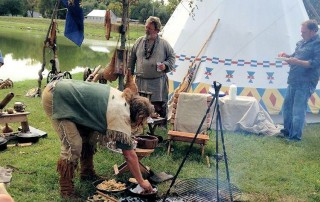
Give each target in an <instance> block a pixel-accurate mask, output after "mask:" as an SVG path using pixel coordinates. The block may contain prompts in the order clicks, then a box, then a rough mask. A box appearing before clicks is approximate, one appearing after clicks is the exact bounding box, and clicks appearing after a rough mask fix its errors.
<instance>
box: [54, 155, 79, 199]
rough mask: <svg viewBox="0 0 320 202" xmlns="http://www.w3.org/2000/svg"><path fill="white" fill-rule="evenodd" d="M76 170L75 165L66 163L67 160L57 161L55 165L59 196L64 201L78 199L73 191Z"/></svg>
mask: <svg viewBox="0 0 320 202" xmlns="http://www.w3.org/2000/svg"><path fill="white" fill-rule="evenodd" d="M76 169H77V163H71V162H67V160H62V159H59V161H58V165H57V171H58V173H59V175H60V179H59V184H60V195H61V197H62V198H65V199H78V198H79V196H78V195H76V193H75V190H74V184H73V178H74V173H75V170H76Z"/></svg>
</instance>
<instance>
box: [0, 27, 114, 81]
mask: <svg viewBox="0 0 320 202" xmlns="http://www.w3.org/2000/svg"><path fill="white" fill-rule="evenodd" d="M44 39H45V34H44V33H40V34H39V33H34V32H32V31H31V30H30V31H26V30H23V31H21V30H14V31H13V30H10V29H0V50H1V52H2V56H3V58H4V63H5V64H4V65H3V66H2V67H0V79H3V80H5V79H8V78H9V79H11V80H12V81H22V80H26V79H38V72H39V70H40V69H41V66H42V63H43V57H42V50H43V48H42V47H43V41H44ZM115 45H116V42H112V41H97V40H86V39H85V40H84V42H83V44H82V46H81V47H78V46H77V45H75V44H73V43H72V42H71V41H69V40H68V39H67V38H65V37H64V36H58V38H57V48H58V59H59V64H60V70H61V71H62V72H64V71H69V72H70V73H71V74H73V73H77V72H83V71H84V68H86V67H89V68H91V69H93V68H94V67H96V66H98V65H102V66H106V65H107V64H108V62H109V59H110V58H111V57H112V56H111V54H112V52H113V50H114V49H115ZM45 58H46V66H45V71H44V72H43V76H44V77H46V76H47V74H48V71H50V70H51V68H52V67H51V63H50V62H49V61H50V59H52V58H53V53H52V51H50V50H49V49H46V54H45Z"/></svg>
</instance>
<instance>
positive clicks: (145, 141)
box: [135, 135, 158, 149]
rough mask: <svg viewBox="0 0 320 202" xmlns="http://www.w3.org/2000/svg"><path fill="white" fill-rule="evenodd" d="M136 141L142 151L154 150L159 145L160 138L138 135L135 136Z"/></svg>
mask: <svg viewBox="0 0 320 202" xmlns="http://www.w3.org/2000/svg"><path fill="white" fill-rule="evenodd" d="M135 140H136V141H137V142H138V144H137V147H138V148H140V149H154V148H156V147H157V145H158V138H157V137H155V136H150V135H138V136H135Z"/></svg>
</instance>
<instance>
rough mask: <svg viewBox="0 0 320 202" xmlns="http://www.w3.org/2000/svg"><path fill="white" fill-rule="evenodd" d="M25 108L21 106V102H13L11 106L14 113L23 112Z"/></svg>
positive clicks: (23, 105)
mask: <svg viewBox="0 0 320 202" xmlns="http://www.w3.org/2000/svg"><path fill="white" fill-rule="evenodd" d="M26 107H27V106H26V105H25V104H23V103H22V102H15V103H14V105H13V108H14V110H15V111H16V112H24V110H25V108H26Z"/></svg>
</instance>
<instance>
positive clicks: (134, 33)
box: [0, 16, 145, 44]
mask: <svg viewBox="0 0 320 202" xmlns="http://www.w3.org/2000/svg"><path fill="white" fill-rule="evenodd" d="M57 24H58V33H57V34H58V36H63V33H64V27H65V20H57ZM49 25H50V19H47V18H23V17H8V16H0V28H6V29H12V30H29V31H33V32H43V33H44V37H45V36H46V33H47V31H48V28H49ZM127 33H128V35H127V39H128V43H132V44H133V43H134V42H135V40H136V39H137V38H138V37H140V36H143V35H144V33H145V31H144V25H142V24H130V25H129V28H128V32H127ZM84 38H85V39H95V40H105V28H104V25H103V23H88V22H86V21H85V23H84ZM118 38H119V33H114V32H111V38H110V40H113V41H116V40H118Z"/></svg>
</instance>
